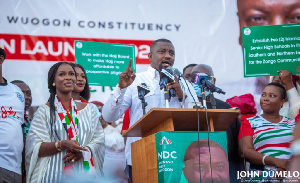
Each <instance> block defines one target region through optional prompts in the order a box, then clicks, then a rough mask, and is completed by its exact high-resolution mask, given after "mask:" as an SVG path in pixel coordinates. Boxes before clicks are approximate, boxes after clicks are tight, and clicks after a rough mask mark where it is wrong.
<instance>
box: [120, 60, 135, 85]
mask: <svg viewBox="0 0 300 183" xmlns="http://www.w3.org/2000/svg"><path fill="white" fill-rule="evenodd" d="M131 62H132V59H130V61H129V63H128V67H127V68H126V70H125V71H124V72H122V73H121V74H120V77H119V87H120V89H123V88H126V87H127V86H129V85H131V83H132V82H133V81H134V79H135V73H134V72H133V69H132V68H131Z"/></svg>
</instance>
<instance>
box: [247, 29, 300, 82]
mask: <svg viewBox="0 0 300 183" xmlns="http://www.w3.org/2000/svg"><path fill="white" fill-rule="evenodd" d="M242 33H243V56H244V59H243V60H244V77H258V76H275V75H278V73H277V71H279V70H289V71H291V72H292V74H300V72H299V71H300V24H286V25H273V26H257V27H244V28H243V29H242Z"/></svg>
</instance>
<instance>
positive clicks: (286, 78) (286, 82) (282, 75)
mask: <svg viewBox="0 0 300 183" xmlns="http://www.w3.org/2000/svg"><path fill="white" fill-rule="evenodd" d="M278 73H279V82H280V84H282V85H283V86H284V87H285V89H286V90H289V89H291V88H293V87H294V85H293V82H292V73H291V72H290V71H288V70H280V71H278Z"/></svg>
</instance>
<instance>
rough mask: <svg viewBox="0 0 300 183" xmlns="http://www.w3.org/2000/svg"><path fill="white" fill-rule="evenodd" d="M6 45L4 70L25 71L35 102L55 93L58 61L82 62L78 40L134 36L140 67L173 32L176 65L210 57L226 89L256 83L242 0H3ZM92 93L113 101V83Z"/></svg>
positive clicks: (125, 40)
mask: <svg viewBox="0 0 300 183" xmlns="http://www.w3.org/2000/svg"><path fill="white" fill-rule="evenodd" d="M0 2H1V7H2V8H1V16H0V25H1V26H0V32H1V35H0V46H2V47H4V48H5V50H6V52H7V59H6V61H5V62H4V64H3V75H4V77H5V78H6V79H8V81H11V80H15V79H21V80H23V81H25V82H26V83H28V84H29V86H30V88H31V90H32V96H33V103H32V105H40V104H43V103H45V102H46V101H47V99H48V97H49V93H48V89H47V73H48V70H49V68H50V66H51V65H53V64H54V62H57V61H71V62H74V60H75V58H74V40H83V41H97V42H111V43H120V44H134V45H135V46H136V51H135V53H136V64H137V66H136V68H137V72H141V71H144V70H146V69H147V67H148V64H149V60H148V58H147V54H148V52H149V50H150V45H151V42H152V41H153V40H155V39H159V38H167V39H169V40H171V41H172V42H173V44H174V46H175V51H176V58H175V64H174V67H176V68H178V69H179V70H181V71H182V69H183V68H184V67H185V66H186V65H188V64H191V63H196V64H199V63H204V64H208V65H210V66H211V67H212V68H213V70H214V75H215V78H216V79H217V80H216V85H217V86H218V87H220V88H222V89H223V90H224V91H226V92H227V93H226V95H218V94H216V97H217V98H219V99H222V100H225V99H227V98H229V97H232V96H234V95H241V94H244V93H252V94H254V95H260V93H256V91H255V83H256V82H257V81H256V79H255V78H247V79H244V77H243V57H242V48H241V46H240V45H239V41H238V38H239V22H238V16H237V2H236V1H235V0H218V1H211V0H201V1H199V0H191V1H184V0H165V1H160V0H152V1H135V0H115V1H109V0H102V1H97V0H87V1H80V0H72V1H60V0H52V1H46V0H10V1H6V0H0ZM92 90H96V92H94V93H93V94H92V96H91V100H99V101H102V102H105V100H106V97H107V95H108V94H109V93H110V91H111V88H110V87H100V86H98V87H95V86H93V87H92Z"/></svg>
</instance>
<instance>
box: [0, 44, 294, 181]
mask: <svg viewBox="0 0 300 183" xmlns="http://www.w3.org/2000/svg"><path fill="white" fill-rule="evenodd" d="M5 58H6V53H5V51H4V49H2V48H1V49H0V60H1V62H0V81H1V82H0V99H1V111H2V114H1V118H0V120H1V124H2V125H1V126H0V135H1V140H0V151H1V153H0V180H1V182H22V181H23V182H61V181H63V179H67V178H70V177H73V176H74V175H83V176H86V177H90V178H96V179H99V180H100V179H103V178H105V176H106V178H107V180H113V181H116V182H127V181H128V180H129V181H131V179H132V163H131V143H133V142H135V141H137V140H139V139H140V138H138V137H128V138H127V139H126V143H125V142H124V139H123V137H122V136H121V134H120V130H119V129H117V128H114V127H113V126H112V125H110V124H109V123H107V121H116V120H118V119H119V118H120V117H121V116H122V115H123V114H124V112H125V111H128V112H129V117H128V118H129V119H128V120H129V122H128V123H129V125H128V126H132V125H133V124H134V123H136V122H137V121H138V120H139V119H140V118H141V117H142V116H143V111H142V103H141V101H140V100H139V98H138V93H137V85H139V84H140V83H146V84H147V86H149V88H150V92H149V93H148V94H147V95H146V96H145V100H146V101H147V103H148V105H147V106H146V108H145V110H146V112H147V111H149V110H150V109H152V108H154V107H166V103H165V98H164V97H165V96H164V92H163V91H162V90H161V89H160V83H159V82H160V73H159V72H160V71H161V70H162V69H166V68H167V67H169V66H173V64H174V61H175V49H174V46H173V44H172V42H171V41H169V40H167V39H158V40H156V41H154V42H153V43H152V45H151V48H150V53H149V60H150V63H151V64H150V66H149V67H148V69H147V71H145V72H142V73H134V72H133V70H132V68H131V60H130V61H129V64H128V68H127V69H126V70H125V71H124V72H122V73H121V74H120V78H119V83H118V85H117V86H116V87H115V89H114V90H113V91H112V93H111V95H110V96H109V98H108V99H106V102H105V104H103V103H101V102H98V101H93V102H89V98H90V90H89V85H88V79H87V77H86V73H85V70H84V68H83V67H82V66H81V65H78V64H73V63H68V62H58V63H56V64H54V65H53V66H52V67H51V68H50V70H49V72H48V89H49V93H50V97H49V100H48V101H46V102H45V104H44V105H41V106H39V108H38V110H37V111H36V112H35V114H34V117H33V119H29V117H28V114H27V112H26V111H27V110H28V108H29V107H30V106H31V102H32V96H31V91H30V88H29V86H28V85H27V84H26V83H24V82H23V81H21V80H15V81H12V82H11V83H9V82H8V81H7V80H6V79H5V78H4V77H3V76H2V72H1V71H2V64H3V62H4V60H5ZM193 73H201V74H203V75H205V76H207V80H208V81H210V82H211V83H213V84H215V83H216V77H215V76H214V72H213V69H212V68H211V67H210V66H208V65H205V64H198V65H197V64H191V65H188V66H187V67H186V68H184V70H183V75H184V76H185V77H186V80H187V82H179V81H177V82H176V81H175V82H171V83H168V84H167V85H166V88H167V89H168V90H170V89H175V92H176V96H174V97H171V98H170V102H169V106H170V107H171V108H181V107H188V104H189V103H192V102H201V103H203V101H204V100H203V98H202V97H203V95H202V92H199V86H198V85H197V84H196V83H194V82H193V81H194V79H193V78H192V77H194V75H193ZM292 78H293V76H292V74H291V72H289V71H287V70H281V71H279V75H278V77H275V78H274V80H273V82H271V83H269V84H268V85H266V86H265V88H264V89H263V92H262V93H261V98H260V106H261V109H262V113H257V111H256V108H255V102H254V98H253V96H252V95H251V94H245V95H242V96H236V97H233V98H230V99H228V100H227V101H226V102H224V101H221V100H219V99H217V98H214V96H213V94H212V93H208V94H207V96H205V101H206V102H207V105H206V106H207V108H208V109H230V108H232V107H238V108H240V111H241V115H240V116H239V118H236V119H235V120H234V121H233V122H232V123H231V125H230V127H229V128H228V129H227V131H226V134H227V150H228V162H227V163H228V164H225V165H224V166H225V167H227V168H226V172H227V173H226V172H224V170H225V169H222V171H221V172H222V173H220V171H219V170H218V171H217V170H216V171H212V170H211V171H203V176H202V179H203V180H204V181H209V180H211V179H213V180H215V181H217V180H218V181H222V182H229V180H231V181H230V182H234V181H237V180H236V177H237V171H241V170H245V169H247V168H248V169H250V170H253V171H266V170H267V171H287V170H299V166H298V164H290V159H291V158H293V159H295V161H294V162H297V161H299V139H300V137H299V134H297V133H295V135H294V130H297V131H299V125H298V126H297V125H296V121H297V120H299V119H300V116H299V117H298V116H297V115H298V113H299V105H300V97H299V94H298V92H297V90H296V88H295V85H294V84H293V79H292ZM296 82H298V81H296ZM183 98H184V99H183ZM101 100H102V99H101ZM284 105H286V106H288V108H287V109H285V110H283V111H282V108H283V106H284ZM295 118H296V120H295ZM293 135H294V136H293ZM293 139H294V141H293ZM202 141H203V140H202ZM202 141H201V143H200V144H205V143H206V145H205V147H206V146H207V142H208V141H205V140H204V141H203V142H202ZM292 142H293V145H291V143H292ZM124 144H125V146H124ZM197 144H198V143H196V142H194V143H193V144H191V145H190V146H189V148H196V145H197ZM209 144H210V146H211V148H212V149H211V150H212V151H216V153H219V152H220V151H217V150H214V147H216V148H217V146H218V145H217V144H218V143H217V142H211V143H209ZM194 146H195V147H194ZM124 149H125V150H124ZM192 152H194V154H186V155H185V156H184V158H185V159H184V162H185V164H186V167H185V168H183V173H184V175H186V177H189V176H190V175H192V174H193V173H192V172H193V171H194V170H193V171H191V170H189V168H188V164H190V163H192V161H196V160H197V157H198V153H196V151H192ZM201 152H202V151H200V154H201ZM211 153H213V152H211ZM221 154H222V156H225V157H226V153H225V155H224V153H221ZM221 154H220V155H221ZM206 155H207V154H206ZM206 155H205V156H206ZM203 156H204V154H203V155H202V157H203ZM223 159H224V158H223ZM225 159H226V158H225ZM202 160H203V159H202ZM106 161H107V162H109V163H107V162H106ZM190 161H191V162H190ZM211 161H212V162H214V161H215V159H214V158H211ZM244 161H247V162H248V166H247V165H246V164H244ZM189 162H190V163H189ZM111 163H113V166H112V165H111ZM105 164H106V165H105ZM103 165H105V166H106V167H109V166H110V169H114V172H115V173H112V172H107V171H105V169H103ZM224 166H222V167H224ZM206 168H208V169H209V168H210V167H209V165H207V166H206ZM123 170H124V172H123ZM205 172H209V173H205ZM125 174H126V175H125ZM225 175H229V176H225ZM22 176H23V177H22ZM126 176H127V177H126ZM196 177H197V176H196ZM127 178H128V180H127ZM229 178H230V179H229ZM282 178H283V177H276V179H282ZM194 179H195V177H194V178H193V180H194ZM259 179H260V180H261V181H262V180H263V179H265V180H272V179H274V178H272V177H263V178H262V177H260V178H259ZM190 182H198V181H190Z"/></svg>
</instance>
